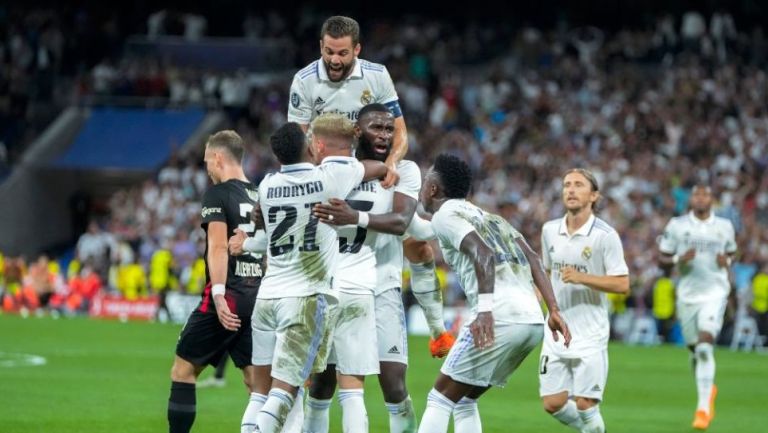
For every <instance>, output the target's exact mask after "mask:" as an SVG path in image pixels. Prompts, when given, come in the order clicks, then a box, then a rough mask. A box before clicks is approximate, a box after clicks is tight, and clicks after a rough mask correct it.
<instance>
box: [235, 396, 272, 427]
mask: <svg viewBox="0 0 768 433" xmlns="http://www.w3.org/2000/svg"><path fill="white" fill-rule="evenodd" d="M266 401H267V396H266V395H264V394H259V393H258V392H252V393H251V397H250V398H249V399H248V406H246V407H245V412H244V413H243V420H242V421H241V422H240V433H251V432H253V431H254V430H256V415H258V414H259V411H260V410H261V407H262V406H264V402H266Z"/></svg>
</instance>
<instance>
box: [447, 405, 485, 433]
mask: <svg viewBox="0 0 768 433" xmlns="http://www.w3.org/2000/svg"><path fill="white" fill-rule="evenodd" d="M453 431H454V433H478V432H481V431H483V424H482V423H481V422H480V411H479V410H477V400H473V399H471V398H467V397H463V398H462V399H461V400H459V402H458V403H456V406H455V407H454V408H453Z"/></svg>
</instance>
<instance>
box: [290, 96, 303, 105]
mask: <svg viewBox="0 0 768 433" xmlns="http://www.w3.org/2000/svg"><path fill="white" fill-rule="evenodd" d="M300 102H301V99H300V98H299V94H298V93H291V105H293V108H299V103H300Z"/></svg>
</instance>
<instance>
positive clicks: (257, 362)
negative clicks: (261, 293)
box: [231, 299, 277, 433]
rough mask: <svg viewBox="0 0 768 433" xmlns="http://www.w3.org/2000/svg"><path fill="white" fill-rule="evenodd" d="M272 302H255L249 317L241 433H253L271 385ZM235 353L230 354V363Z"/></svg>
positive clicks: (273, 338) (273, 347) (273, 342)
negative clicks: (249, 339) (249, 329)
mask: <svg viewBox="0 0 768 433" xmlns="http://www.w3.org/2000/svg"><path fill="white" fill-rule="evenodd" d="M274 303H275V301H274V300H263V299H260V300H258V301H257V302H256V304H255V306H254V309H253V314H252V316H251V325H250V327H251V341H250V344H251V350H250V354H251V359H250V362H249V363H248V364H249V365H248V366H246V367H244V368H243V376H244V380H245V382H246V385H247V386H248V388H249V391H250V394H249V398H248V404H247V405H246V407H245V411H244V412H243V418H242V420H241V422H240V432H241V433H250V432H253V431H254V430H256V422H257V417H258V415H259V412H260V411H261V408H262V407H263V406H264V403H265V402H266V401H267V394H269V388H270V385H271V383H272V376H271V373H272V358H273V354H274V351H275V345H276V340H277V336H276V331H275V327H276V326H277V325H276V322H275V320H274V317H275V315H274V308H273V307H274ZM246 343H247V342H246ZM236 353H237V352H235V351H233V352H231V355H232V357H233V360H234V359H235V356H236Z"/></svg>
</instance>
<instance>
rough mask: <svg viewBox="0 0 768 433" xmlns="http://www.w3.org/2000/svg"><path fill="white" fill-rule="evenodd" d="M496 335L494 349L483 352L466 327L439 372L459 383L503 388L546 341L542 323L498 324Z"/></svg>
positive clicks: (462, 329)
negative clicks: (532, 353) (543, 339)
mask: <svg viewBox="0 0 768 433" xmlns="http://www.w3.org/2000/svg"><path fill="white" fill-rule="evenodd" d="M493 331H494V336H495V341H494V343H493V346H491V347H489V348H486V349H482V350H480V349H478V348H476V347H475V344H474V341H473V340H472V333H471V332H469V324H467V325H465V326H463V327H462V328H461V331H460V332H459V337H458V338H457V339H456V344H454V345H453V347H452V348H451V351H450V352H448V357H447V358H445V362H444V363H443V367H442V368H441V369H440V372H441V373H443V374H444V375H446V376H448V377H450V378H451V379H453V380H455V381H456V382H461V383H465V384H469V385H474V386H483V387H485V386H489V385H494V386H498V387H503V386H504V385H506V384H507V379H509V376H510V375H511V374H512V372H514V371H515V370H516V369H517V367H518V366H519V365H520V364H521V363H522V362H523V360H524V359H525V357H526V356H528V354H529V353H531V351H532V350H533V349H534V348H535V347H536V346H538V345H539V343H541V339H542V338H543V337H544V325H543V324H540V323H496V325H495V326H494V328H493Z"/></svg>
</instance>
